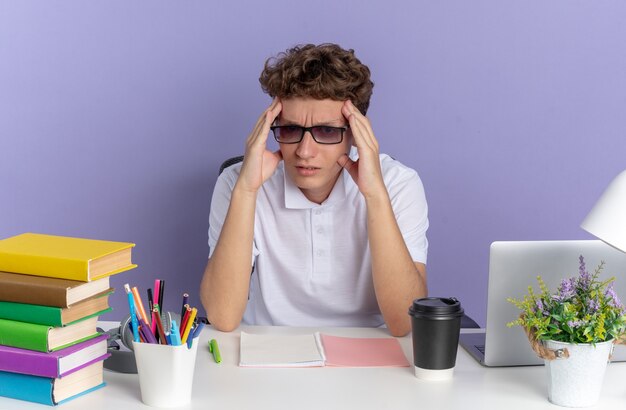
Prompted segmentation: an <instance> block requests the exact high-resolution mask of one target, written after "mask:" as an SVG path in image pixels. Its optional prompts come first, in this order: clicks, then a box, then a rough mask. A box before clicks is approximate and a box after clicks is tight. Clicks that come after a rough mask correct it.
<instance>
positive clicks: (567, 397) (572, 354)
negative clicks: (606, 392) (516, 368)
mask: <svg viewBox="0 0 626 410" xmlns="http://www.w3.org/2000/svg"><path fill="white" fill-rule="evenodd" d="M544 345H545V346H546V347H547V348H548V349H553V350H557V349H563V348H567V350H568V351H569V357H568V358H558V359H555V360H546V361H545V363H546V369H547V371H548V399H549V400H550V401H551V402H552V403H554V404H557V405H559V406H565V407H588V406H593V405H594V404H596V403H597V402H598V399H599V398H600V390H602V381H603V380H604V374H605V373H606V365H607V363H608V361H609V356H610V355H611V352H612V350H613V340H610V341H608V342H601V343H596V344H595V346H594V345H592V344H588V343H579V344H572V343H564V342H556V341H553V340H547V341H545V342H544Z"/></svg>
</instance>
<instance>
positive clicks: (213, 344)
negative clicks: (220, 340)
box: [209, 339, 222, 363]
mask: <svg viewBox="0 0 626 410" xmlns="http://www.w3.org/2000/svg"><path fill="white" fill-rule="evenodd" d="M209 352H211V353H213V360H215V363H220V362H221V361H222V355H220V348H219V347H218V346H217V340H215V339H211V341H210V342H209Z"/></svg>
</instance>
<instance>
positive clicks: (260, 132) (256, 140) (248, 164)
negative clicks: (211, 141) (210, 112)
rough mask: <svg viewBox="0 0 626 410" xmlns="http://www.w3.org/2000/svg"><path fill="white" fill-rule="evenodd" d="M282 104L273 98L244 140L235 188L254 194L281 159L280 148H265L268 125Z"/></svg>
mask: <svg viewBox="0 0 626 410" xmlns="http://www.w3.org/2000/svg"><path fill="white" fill-rule="evenodd" d="M281 109H282V104H281V103H280V100H279V99H278V98H274V101H272V104H271V105H270V106H269V107H268V108H267V109H266V110H265V111H264V112H263V114H261V116H260V117H259V119H258V121H257V122H256V125H255V126H254V129H253V130H252V132H251V133H250V135H249V136H248V139H247V141H246V151H245V154H244V159H243V164H242V165H241V173H240V174H239V179H238V180H237V185H236V187H235V189H239V190H242V191H244V192H249V193H253V194H256V192H257V191H258V190H259V188H261V185H263V183H264V182H265V181H267V179H268V178H269V177H271V176H272V174H274V171H275V170H276V167H277V166H278V163H279V162H280V161H281V160H282V159H283V156H282V154H281V152H280V150H277V151H276V152H272V151H270V150H268V149H267V137H268V135H269V132H270V126H271V125H272V124H273V123H274V120H276V117H278V114H280V111H281Z"/></svg>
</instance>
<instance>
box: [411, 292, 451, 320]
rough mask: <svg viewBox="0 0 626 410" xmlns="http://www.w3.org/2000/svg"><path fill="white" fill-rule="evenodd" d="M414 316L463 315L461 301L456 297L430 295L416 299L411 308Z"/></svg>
mask: <svg viewBox="0 0 626 410" xmlns="http://www.w3.org/2000/svg"><path fill="white" fill-rule="evenodd" d="M409 315H412V316H452V317H457V316H462V315H463V308H462V307H461V302H459V301H458V299H456V298H439V297H429V298H421V299H415V300H414V301H413V305H412V306H411V307H410V308H409Z"/></svg>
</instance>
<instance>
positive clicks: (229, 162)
mask: <svg viewBox="0 0 626 410" xmlns="http://www.w3.org/2000/svg"><path fill="white" fill-rule="evenodd" d="M241 161H243V155H239V156H238V157H232V158H228V159H227V160H226V161H224V162H222V165H220V172H219V173H218V174H217V175H221V174H222V172H223V171H224V170H225V169H226V168H228V167H229V166H231V165H235V164H237V163H239V162H241Z"/></svg>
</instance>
